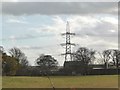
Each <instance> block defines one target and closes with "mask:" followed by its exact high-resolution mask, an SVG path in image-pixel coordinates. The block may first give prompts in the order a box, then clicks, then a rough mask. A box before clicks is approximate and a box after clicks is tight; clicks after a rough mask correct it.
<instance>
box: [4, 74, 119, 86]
mask: <svg viewBox="0 0 120 90" xmlns="http://www.w3.org/2000/svg"><path fill="white" fill-rule="evenodd" d="M50 79H51V81H52V82H53V84H54V87H55V88H117V87H118V76H117V75H103V76H51V77H50ZM2 86H3V88H51V84H50V81H49V79H48V78H47V77H3V78H2Z"/></svg>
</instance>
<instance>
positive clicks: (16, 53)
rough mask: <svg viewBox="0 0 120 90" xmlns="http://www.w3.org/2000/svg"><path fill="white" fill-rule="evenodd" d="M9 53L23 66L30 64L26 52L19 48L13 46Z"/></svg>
mask: <svg viewBox="0 0 120 90" xmlns="http://www.w3.org/2000/svg"><path fill="white" fill-rule="evenodd" d="M9 53H10V55H11V56H12V57H14V58H16V59H17V61H18V63H19V64H21V65H22V66H28V60H27V57H26V56H25V54H24V53H23V52H22V51H21V50H20V49H19V48H16V47H14V48H11V49H10V50H9Z"/></svg>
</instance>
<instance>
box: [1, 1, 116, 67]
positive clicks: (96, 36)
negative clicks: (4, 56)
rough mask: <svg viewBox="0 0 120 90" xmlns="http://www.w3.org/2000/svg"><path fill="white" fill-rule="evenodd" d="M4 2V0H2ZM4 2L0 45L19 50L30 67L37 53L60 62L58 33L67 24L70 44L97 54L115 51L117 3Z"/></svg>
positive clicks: (62, 39)
mask: <svg viewBox="0 0 120 90" xmlns="http://www.w3.org/2000/svg"><path fill="white" fill-rule="evenodd" d="M4 1H7V0H4ZM18 1H19V0H12V1H11V2H9V3H8V2H4V3H3V5H2V15H3V17H2V16H1V15H0V19H2V38H0V41H2V45H3V46H4V48H5V50H9V49H10V48H12V47H18V48H20V49H21V50H22V51H23V52H24V53H25V54H26V55H27V57H28V60H29V61H30V64H31V65H34V60H35V59H36V58H37V57H38V56H39V55H40V54H50V55H53V56H54V57H55V58H56V59H57V60H58V61H59V63H60V65H62V64H63V62H64V57H63V56H61V55H60V54H61V53H63V52H64V51H65V50H64V48H63V47H61V46H60V43H63V42H65V38H64V37H62V36H61V35H60V34H61V33H63V32H65V30H66V22H67V21H69V23H70V29H71V32H74V33H76V36H75V37H72V42H74V43H76V44H77V46H76V47H73V51H75V50H76V49H77V48H78V47H79V46H82V47H88V48H92V49H95V50H98V51H102V50H104V49H116V48H118V3H117V2H99V3H98V2H84V3H83V2H79V3H78V2H18Z"/></svg>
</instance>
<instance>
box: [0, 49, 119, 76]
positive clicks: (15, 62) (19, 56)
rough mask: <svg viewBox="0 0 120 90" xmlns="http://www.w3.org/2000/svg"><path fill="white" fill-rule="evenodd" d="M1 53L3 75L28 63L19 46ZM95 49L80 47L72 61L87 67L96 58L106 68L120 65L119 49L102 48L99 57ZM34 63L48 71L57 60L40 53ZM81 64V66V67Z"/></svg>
mask: <svg viewBox="0 0 120 90" xmlns="http://www.w3.org/2000/svg"><path fill="white" fill-rule="evenodd" d="M0 52H1V53H2V70H3V74H5V75H16V73H19V72H21V69H26V68H27V67H28V66H30V65H29V62H28V60H27V56H26V55H25V54H24V53H23V52H22V51H21V50H20V49H19V48H15V47H14V48H11V49H10V50H9V54H10V55H7V54H6V53H5V52H4V51H2V50H1V51H0ZM96 54H97V51H95V50H92V49H88V48H86V47H80V48H79V49H78V50H77V51H76V52H75V53H74V56H73V61H79V62H80V63H81V66H80V67H79V68H84V67H88V65H89V64H93V63H94V62H95V61H96V60H98V61H99V62H103V63H102V64H104V65H105V68H106V69H107V68H108V66H109V65H110V64H111V65H114V66H115V67H116V68H118V67H119V65H120V51H119V50H115V49H108V50H104V51H103V52H102V53H99V54H98V55H99V56H100V59H97V57H98V56H97V57H96V56H95V55H96ZM35 63H36V64H37V66H39V67H40V70H41V71H43V72H44V71H46V70H47V71H50V70H52V69H54V68H56V67H57V66H58V61H57V60H56V59H55V58H54V57H52V56H51V55H44V54H42V55H40V56H39V57H38V58H37V59H36V60H35ZM82 66H83V67H82Z"/></svg>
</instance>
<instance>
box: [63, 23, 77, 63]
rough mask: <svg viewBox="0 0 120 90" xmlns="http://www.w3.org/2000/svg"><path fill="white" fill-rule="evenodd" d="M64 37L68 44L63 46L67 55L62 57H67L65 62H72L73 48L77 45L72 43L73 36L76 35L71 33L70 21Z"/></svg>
mask: <svg viewBox="0 0 120 90" xmlns="http://www.w3.org/2000/svg"><path fill="white" fill-rule="evenodd" d="M62 35H64V36H65V38H66V43H63V44H61V45H62V46H65V53H64V54H62V55H65V61H72V56H73V53H72V51H71V46H72V45H75V44H74V43H71V36H72V35H75V33H71V32H70V26H69V22H68V21H67V24H66V33H63V34H62Z"/></svg>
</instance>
